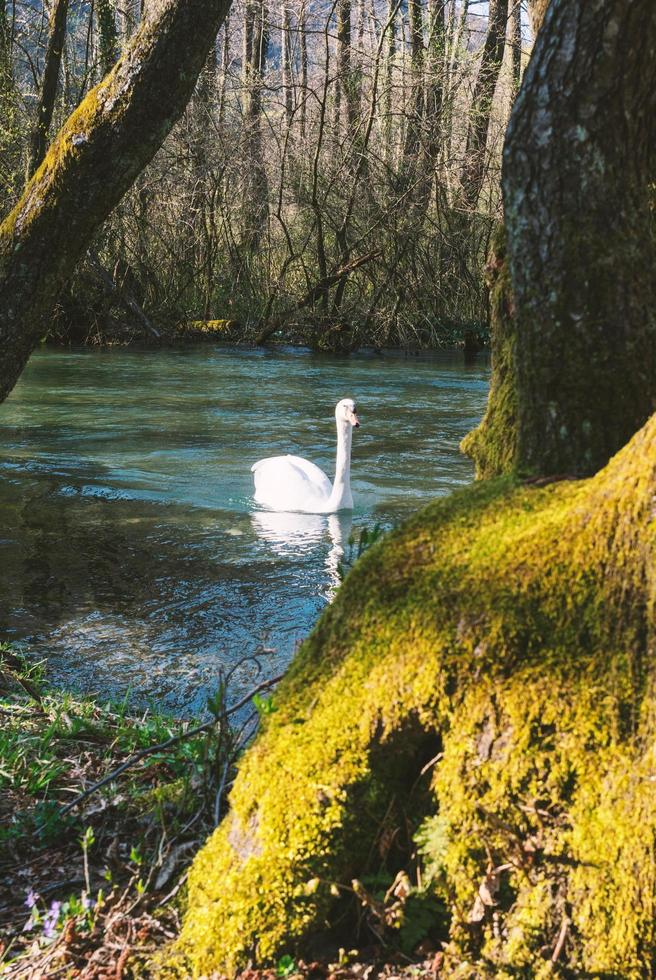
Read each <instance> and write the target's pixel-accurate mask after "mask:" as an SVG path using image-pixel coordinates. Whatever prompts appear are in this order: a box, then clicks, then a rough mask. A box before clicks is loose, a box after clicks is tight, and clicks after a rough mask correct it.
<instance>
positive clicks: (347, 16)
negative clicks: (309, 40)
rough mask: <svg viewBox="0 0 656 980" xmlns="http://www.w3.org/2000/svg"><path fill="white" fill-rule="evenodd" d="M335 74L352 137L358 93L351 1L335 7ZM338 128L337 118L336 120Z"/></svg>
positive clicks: (346, 0)
mask: <svg viewBox="0 0 656 980" xmlns="http://www.w3.org/2000/svg"><path fill="white" fill-rule="evenodd" d="M337 72H338V75H339V83H338V84H339V89H340V91H341V92H342V93H343V95H344V104H345V105H346V121H347V130H348V132H349V134H350V135H352V134H353V133H354V132H355V130H356V127H357V124H358V115H359V111H358V110H359V105H358V103H359V93H358V84H357V79H356V77H355V73H354V71H353V54H352V45H351V0H339V3H338V6H337ZM337 125H338V126H339V118H338V120H337Z"/></svg>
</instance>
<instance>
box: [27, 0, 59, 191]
mask: <svg viewBox="0 0 656 980" xmlns="http://www.w3.org/2000/svg"><path fill="white" fill-rule="evenodd" d="M67 18H68V0H54V2H53V5H52V8H51V10H50V18H49V21H48V43H47V45H46V55H45V62H44V67H43V79H42V81H41V92H40V93H39V104H38V106H37V110H36V124H35V127H34V132H33V133H32V144H31V147H30V157H29V162H28V166H27V176H28V178H29V177H31V176H32V174H33V173H34V171H35V170H36V168H37V167H38V166H39V164H40V163H41V161H42V160H43V158H44V156H45V153H46V146H47V145H48V131H49V129H50V123H51V122H52V114H53V112H54V109H55V99H56V98H57V84H58V82H59V68H60V65H61V60H62V53H63V51H64V42H65V40H66V20H67Z"/></svg>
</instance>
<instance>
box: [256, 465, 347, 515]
mask: <svg viewBox="0 0 656 980" xmlns="http://www.w3.org/2000/svg"><path fill="white" fill-rule="evenodd" d="M251 471H252V472H253V475H254V481H255V500H256V501H257V502H258V504H263V505H264V506H265V507H271V508H272V509H273V510H304V511H308V509H309V507H316V508H317V512H320V510H321V508H322V506H325V505H326V503H327V501H328V499H329V498H330V494H331V493H332V484H331V482H330V480H329V479H328V477H327V476H326V474H325V473H324V472H323V470H322V469H320V468H319V467H318V466H316V465H315V464H314V463H311V462H310V461H309V460H308V459H302V457H300V456H270V457H268V458H267V459H260V460H258V461H257V463H254V464H253V466H252V467H251Z"/></svg>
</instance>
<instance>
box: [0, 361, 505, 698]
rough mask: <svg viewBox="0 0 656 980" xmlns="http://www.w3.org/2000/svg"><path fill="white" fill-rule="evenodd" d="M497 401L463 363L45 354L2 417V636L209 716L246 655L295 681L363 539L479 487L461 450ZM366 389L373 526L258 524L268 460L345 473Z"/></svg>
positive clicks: (98, 684) (84, 672)
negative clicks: (338, 426) (262, 469)
mask: <svg viewBox="0 0 656 980" xmlns="http://www.w3.org/2000/svg"><path fill="white" fill-rule="evenodd" d="M486 392H487V367H486V366H484V365H481V366H478V367H475V368H473V369H472V368H471V367H468V368H465V367H464V366H462V364H461V363H460V362H457V361H452V362H450V361H446V362H445V361H438V360H423V359H422V360H421V361H417V362H411V363H407V362H404V361H402V360H400V359H398V358H397V359H393V358H390V359H385V358H378V359H375V358H364V357H363V358H357V357H355V358H350V359H349V360H348V361H344V360H342V359H325V358H321V359H318V358H316V357H314V356H311V355H308V354H304V353H302V352H297V351H279V352H273V353H272V352H267V353H265V354H263V353H262V352H251V351H247V352H225V351H217V350H211V349H207V348H204V349H202V350H198V351H192V352H184V353H182V354H181V353H179V352H162V353H157V354H153V353H150V354H148V355H138V354H134V353H131V352H117V353H112V354H108V353H106V352H96V353H92V352H88V351H82V352H61V351H56V352H42V353H40V354H38V355H37V356H36V357H35V358H33V361H32V362H31V364H30V367H29V368H28V371H27V372H26V374H25V376H24V378H23V379H22V381H21V383H20V385H19V386H18V387H17V389H16V391H15V392H14V393H13V394H12V396H11V397H10V399H9V400H8V402H7V403H5V405H4V406H3V407H2V409H1V410H0V440H1V443H0V514H1V518H0V520H1V523H0V588H1V590H2V593H1V594H2V606H1V608H0V632H1V636H2V638H3V639H13V640H17V641H22V642H23V643H24V644H25V646H26V648H27V649H29V650H30V651H31V652H32V653H34V654H35V655H37V656H39V657H47V658H48V661H49V670H50V673H51V675H52V676H53V678H54V679H55V680H56V681H60V682H63V683H66V684H68V685H71V686H75V687H77V688H78V689H80V690H85V691H97V692H100V693H101V694H103V695H107V696H112V697H121V696H123V695H124V694H125V692H126V691H127V690H128V689H129V690H130V691H131V694H130V696H131V698H132V699H133V700H134V701H135V702H137V703H142V704H145V703H149V702H151V701H156V702H157V703H158V705H160V706H166V707H167V708H169V709H171V710H176V711H182V710H184V711H187V710H189V709H200V708H202V707H203V705H204V702H205V698H206V697H207V694H208V693H209V692H210V690H211V688H212V685H213V683H214V679H215V678H216V674H217V669H218V667H219V666H220V665H228V664H231V663H234V661H235V660H236V659H238V658H239V657H241V656H242V655H243V654H245V653H248V652H253V651H254V650H256V649H259V648H262V647H266V648H268V649H271V650H273V651H275V652H273V653H271V654H269V660H268V661H267V669H270V670H271V671H272V672H273V671H275V670H278V669H280V667H281V666H283V665H284V664H285V663H286V662H287V661H288V660H289V657H290V655H291V653H292V652H293V649H294V647H295V645H296V644H297V643H298V642H299V641H300V640H301V639H302V638H303V636H305V635H306V634H307V632H308V631H309V629H310V628H311V626H312V625H313V623H314V621H315V620H316V618H317V616H318V614H319V612H320V611H321V609H322V608H323V607H324V605H325V604H326V602H327V601H329V600H330V598H331V596H332V595H333V594H334V590H335V588H336V587H337V585H338V581H339V579H338V573H337V567H338V565H339V562H340V560H341V558H342V555H343V551H344V546H345V544H346V542H347V540H348V537H349V534H350V533H351V527H352V526H353V527H354V528H355V529H358V528H362V527H364V526H371V525H373V524H374V523H377V522H382V523H383V524H384V525H386V526H389V525H391V524H392V523H395V522H397V521H398V520H400V519H401V518H402V517H403V516H404V515H405V514H407V513H409V512H411V511H412V510H414V509H416V507H417V506H419V505H420V504H421V503H423V502H425V501H426V500H427V499H429V498H430V497H433V496H435V495H437V494H442V493H446V492H448V491H449V490H450V489H452V488H453V487H454V486H457V485H460V484H463V483H465V482H467V481H468V480H469V479H470V478H471V469H470V467H469V464H468V462H467V461H466V460H464V459H463V458H462V457H461V456H459V454H458V451H457V444H458V442H459V440H460V438H461V437H462V435H464V433H465V432H466V431H467V430H468V429H469V428H470V427H471V425H472V424H474V422H475V421H476V419H477V418H478V417H479V416H480V414H481V412H482V410H483V407H484V402H485V397H486ZM346 394H354V395H356V396H357V397H358V401H359V404H360V405H361V407H362V415H363V428H362V429H361V430H360V431H359V432H358V434H357V439H356V443H355V447H354V461H353V490H354V497H355V500H356V510H355V512H354V514H353V515H331V516H324V515H302V514H271V513H268V512H263V511H261V510H257V509H256V508H255V507H254V505H253V502H252V499H251V483H250V479H251V477H250V464H251V462H253V461H254V460H256V459H258V458H261V457H263V456H267V455H273V454H276V453H282V452H293V453H298V454H300V455H303V456H307V457H308V458H310V459H312V460H314V461H315V462H317V463H318V464H319V465H320V466H322V467H323V468H324V469H325V470H326V471H327V472H328V473H329V474H332V466H333V454H334V442H335V440H334V428H333V426H334V423H333V421H332V418H331V415H332V409H333V406H334V403H335V401H336V400H337V399H338V398H339V397H342V396H343V395H346ZM249 669H252V668H249ZM250 680H251V678H250V677H248V676H244V677H243V678H241V682H242V683H243V685H244V686H246V685H247V684H248V683H249V682H250Z"/></svg>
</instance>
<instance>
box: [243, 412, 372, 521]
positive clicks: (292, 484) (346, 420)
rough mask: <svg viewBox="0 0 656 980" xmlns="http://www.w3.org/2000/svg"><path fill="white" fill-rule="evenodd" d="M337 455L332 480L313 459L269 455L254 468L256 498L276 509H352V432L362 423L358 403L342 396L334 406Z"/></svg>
mask: <svg viewBox="0 0 656 980" xmlns="http://www.w3.org/2000/svg"><path fill="white" fill-rule="evenodd" d="M335 422H336V424H337V459H336V462H335V480H334V482H333V483H332V484H331V482H330V480H329V479H328V477H327V476H326V474H325V473H324V472H323V470H321V469H319V467H318V466H316V465H315V464H314V463H311V462H310V461H309V460H307V459H302V458H301V457H300V456H270V457H269V458H268V459H260V460H258V462H257V463H255V464H254V465H253V466H252V467H251V470H252V472H253V479H254V481H255V500H256V501H257V503H258V504H262V505H263V506H264V507H270V508H271V510H277V511H300V512H301V513H305V514H335V513H336V512H337V511H339V510H352V509H353V496H352V495H351V436H352V433H353V428H357V427H358V426H359V425H360V423H359V422H358V416H357V414H356V410H355V403H354V402H353V401H352V400H351V399H350V398H343V399H342V401H341V402H338V403H337V407H336V408H335Z"/></svg>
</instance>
